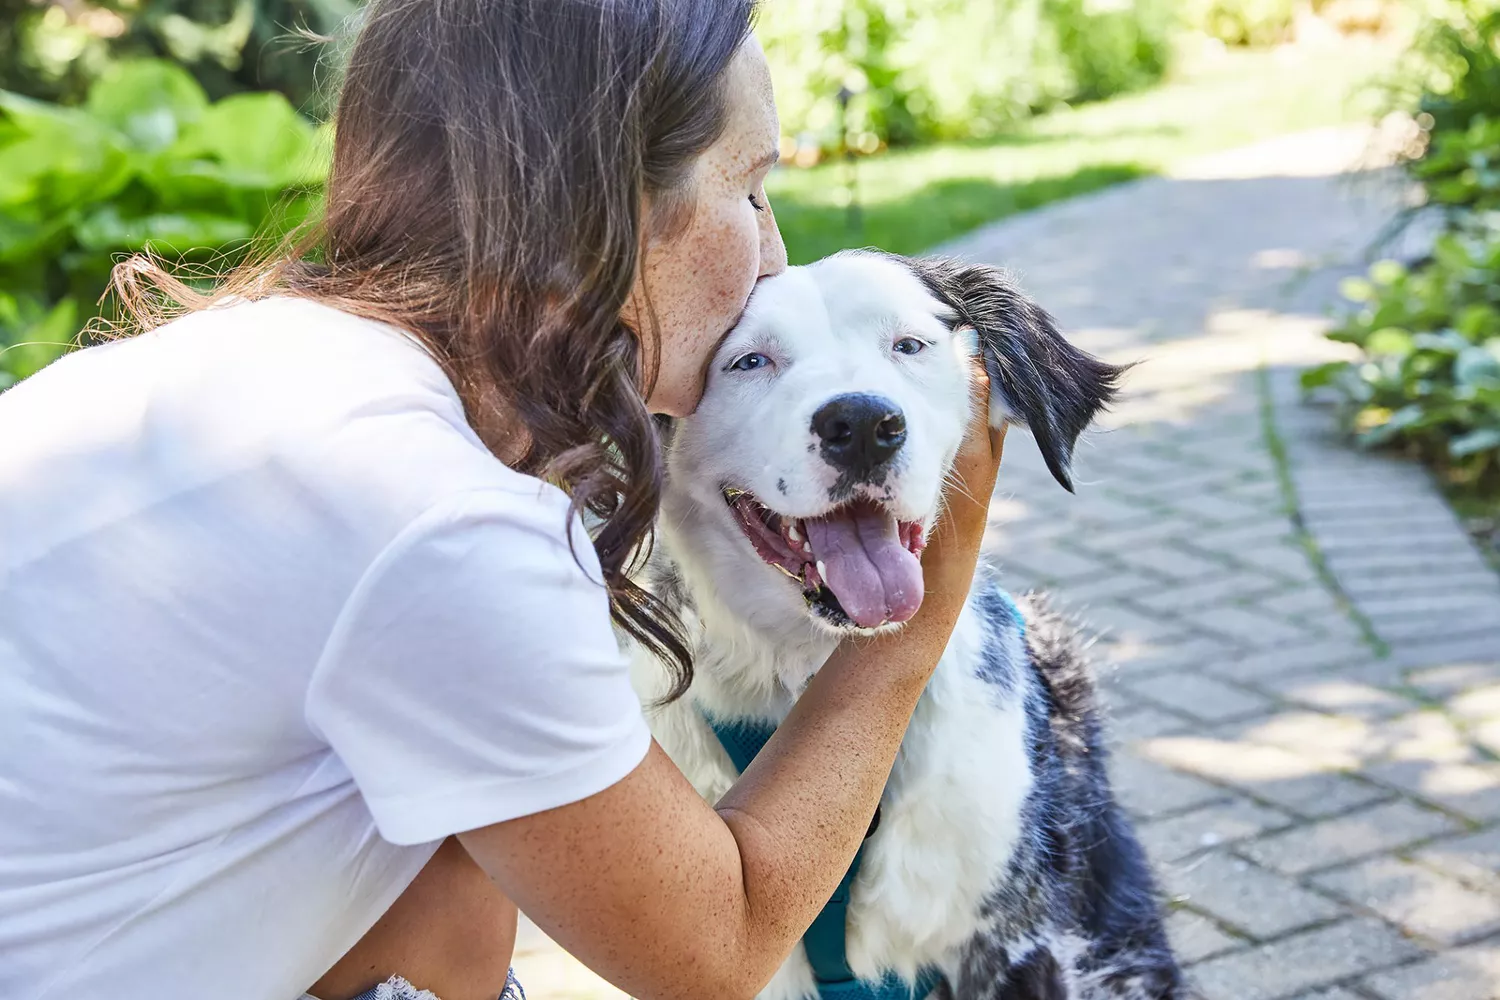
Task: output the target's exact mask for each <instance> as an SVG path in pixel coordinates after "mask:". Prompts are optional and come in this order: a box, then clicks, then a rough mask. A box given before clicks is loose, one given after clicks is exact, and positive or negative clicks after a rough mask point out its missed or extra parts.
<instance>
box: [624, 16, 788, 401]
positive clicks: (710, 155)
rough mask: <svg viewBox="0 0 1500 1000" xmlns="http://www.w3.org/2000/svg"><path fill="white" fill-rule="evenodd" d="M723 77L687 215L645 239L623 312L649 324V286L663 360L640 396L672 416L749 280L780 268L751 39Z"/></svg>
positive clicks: (769, 121) (768, 140) (762, 81)
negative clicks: (717, 119) (718, 124)
mask: <svg viewBox="0 0 1500 1000" xmlns="http://www.w3.org/2000/svg"><path fill="white" fill-rule="evenodd" d="M727 84H728V86H727V99H728V102H729V120H728V123H727V126H726V128H725V130H724V134H723V135H722V136H721V137H720V138H719V141H718V142H716V143H714V144H713V145H712V146H710V147H709V148H708V149H707V150H706V151H704V153H703V155H702V156H700V157H699V158H698V161H697V163H696V165H695V166H694V169H693V183H694V185H695V190H696V201H695V203H694V208H693V214H692V219H691V221H690V222H689V223H688V225H687V227H686V228H684V229H682V230H681V231H679V232H678V233H676V234H675V235H670V236H669V237H668V238H666V239H665V240H661V241H653V242H649V243H648V244H647V246H646V252H645V255H644V259H643V261H642V265H641V274H640V276H639V277H638V278H637V280H636V286H635V289H634V290H633V292H632V293H631V297H630V302H629V303H628V304H627V306H626V309H625V315H624V319H625V321H626V322H627V323H629V324H630V326H631V327H632V328H633V329H636V330H646V329H649V317H650V315H651V312H648V311H647V305H646V302H647V298H646V296H647V295H649V301H650V309H651V311H653V312H654V314H655V318H656V323H657V330H658V336H659V337H660V338H661V359H660V367H659V368H658V369H657V377H656V383H655V385H654V386H653V387H652V389H651V393H650V395H649V396H648V397H647V398H646V405H647V406H648V407H650V409H651V411H652V412H653V413H665V414H667V415H668V416H673V417H681V416H686V415H687V414H689V413H691V412H693V410H694V409H695V408H696V407H697V406H698V399H699V397H701V396H702V395H703V381H704V377H705V375H706V370H707V367H708V361H709V358H710V357H711V356H712V354H713V350H714V347H715V345H717V344H718V342H719V340H720V338H722V337H723V336H724V334H725V333H727V332H728V331H729V329H730V327H732V326H733V325H734V323H735V321H736V320H737V319H738V318H739V316H740V313H742V312H743V311H744V308H745V302H746V301H747V300H748V299H749V297H750V291H751V289H752V288H754V287H755V282H756V281H757V280H758V279H760V278H762V277H767V276H769V275H772V274H776V273H778V272H780V271H783V270H785V269H786V246H785V245H784V244H783V243H782V242H781V232H780V231H779V230H778V229H777V228H776V217H775V216H774V215H773V214H772V213H771V205H770V203H769V202H768V201H767V200H766V192H765V188H764V184H765V179H766V174H768V173H770V170H771V167H772V166H773V165H774V164H775V162H776V156H777V141H778V139H779V138H780V126H779V124H778V122H777V119H776V101H775V98H774V97H773V96H772V94H771V74H770V70H769V69H768V68H767V66H766V57H765V54H764V53H763V52H762V51H761V48H760V45H759V44H758V43H756V42H755V41H754V40H751V41H749V42H747V43H746V44H745V46H744V47H743V48H741V50H740V52H739V54H738V55H737V56H735V59H734V62H733V63H732V64H731V66H730V69H729V79H728V81H727ZM649 211H650V209H649V208H648V212H649ZM644 340H645V343H646V347H645V352H646V357H645V358H644V359H643V360H644V362H645V366H646V367H645V371H647V372H649V371H650V370H651V367H650V366H651V365H652V363H653V362H654V361H655V358H654V357H652V356H651V353H650V352H651V344H650V338H649V337H648V338H644Z"/></svg>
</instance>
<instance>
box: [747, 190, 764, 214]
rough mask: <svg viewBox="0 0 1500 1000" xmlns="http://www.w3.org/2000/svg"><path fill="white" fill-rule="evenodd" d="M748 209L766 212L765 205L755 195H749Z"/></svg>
mask: <svg viewBox="0 0 1500 1000" xmlns="http://www.w3.org/2000/svg"><path fill="white" fill-rule="evenodd" d="M750 207H751V208H754V209H755V210H756V211H757V212H764V211H765V210H766V206H765V203H764V202H763V201H761V200H760V198H759V197H758V196H757V195H755V194H751V195H750Z"/></svg>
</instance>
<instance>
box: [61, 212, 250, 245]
mask: <svg viewBox="0 0 1500 1000" xmlns="http://www.w3.org/2000/svg"><path fill="white" fill-rule="evenodd" d="M254 232H255V229H254V227H253V226H251V225H250V224H249V223H247V222H245V220H243V219H236V218H227V217H225V216H219V215H208V214H204V213H192V212H162V213H156V214H152V215H143V216H136V217H132V218H126V217H124V216H122V215H121V214H120V211H119V209H118V208H116V207H115V206H113V205H106V206H105V207H103V208H101V209H100V210H99V211H97V212H94V213H93V214H92V215H90V216H89V217H88V218H86V219H84V220H83V221H82V222H80V223H79V224H78V229H77V237H78V245H79V246H81V247H82V248H83V249H85V250H90V251H95V252H110V251H135V250H143V249H145V248H146V247H147V246H148V245H149V246H150V247H151V248H152V249H154V250H157V251H159V252H163V253H177V254H182V253H187V252H188V251H190V250H194V249H198V248H202V247H208V248H217V247H221V246H223V245H224V244H226V243H234V242H236V241H239V240H246V239H249V238H250V237H251V236H252V235H254Z"/></svg>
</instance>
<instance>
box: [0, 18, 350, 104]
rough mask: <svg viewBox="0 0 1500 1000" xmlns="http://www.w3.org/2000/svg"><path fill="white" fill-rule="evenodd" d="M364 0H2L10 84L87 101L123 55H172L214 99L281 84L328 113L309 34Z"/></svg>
mask: <svg viewBox="0 0 1500 1000" xmlns="http://www.w3.org/2000/svg"><path fill="white" fill-rule="evenodd" d="M359 6H360V2H359V0H149V2H142V0H92V2H90V3H87V4H83V3H58V2H46V0H0V89H4V90H11V91H14V92H16V93H20V94H26V95H28V96H30V97H37V98H41V99H43V100H49V101H58V102H60V103H63V104H77V103H80V102H81V101H82V100H83V98H84V95H85V94H87V93H88V91H89V88H90V87H91V86H92V84H93V81H94V80H96V79H98V78H99V76H100V75H101V74H103V73H105V72H107V71H108V69H109V67H110V66H111V65H112V64H113V63H115V62H117V61H121V60H131V59H141V58H163V59H170V60H172V61H174V62H176V63H178V64H180V65H181V66H183V67H184V68H185V69H187V70H188V71H189V72H190V73H192V74H193V76H194V77H195V78H196V79H197V80H198V82H199V84H200V85H201V86H202V87H203V89H204V90H205V92H206V93H207V94H208V95H209V97H210V98H211V99H218V98H221V97H227V96H228V95H230V94H235V93H240V92H243V91H253V90H275V91H278V92H279V93H282V94H284V95H285V96H286V97H287V98H288V99H289V100H290V101H291V102H292V104H293V105H294V106H296V107H297V108H299V109H302V110H306V111H310V112H314V113H319V112H321V111H322V110H323V109H324V104H325V97H326V96H327V95H328V94H329V93H330V92H331V88H330V87H328V86H327V80H326V79H324V78H323V77H324V76H326V74H324V73H323V72H322V71H323V69H324V66H323V64H322V62H321V57H322V55H323V53H322V51H321V50H320V48H319V47H317V46H312V45H308V44H304V40H303V39H299V37H298V34H299V32H303V31H307V32H312V33H314V34H319V35H328V34H334V33H337V32H338V31H339V29H340V26H341V25H342V24H343V23H344V22H345V21H346V20H347V19H348V18H349V17H350V15H352V14H353V13H354V12H355V11H357V10H358V9H359Z"/></svg>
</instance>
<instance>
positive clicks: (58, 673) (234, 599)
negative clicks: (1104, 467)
mask: <svg viewBox="0 0 1500 1000" xmlns="http://www.w3.org/2000/svg"><path fill="white" fill-rule="evenodd" d="M752 7H753V3H752V2H751V0H733V2H731V0H614V2H611V3H599V2H597V0H375V2H374V3H373V5H372V6H371V8H370V9H369V11H368V13H367V18H366V23H365V25H364V27H363V28H362V30H361V33H360V35H359V37H358V39H357V41H356V44H355V46H354V48H353V51H352V55H351V61H350V65H349V68H348V71H347V77H346V81H345V84H344V90H343V94H342V98H341V101H340V105H339V109H338V117H337V134H336V135H337V137H336V141H335V154H334V164H333V172H332V175H331V179H330V182H329V187H328V203H327V212H326V220H325V223H324V232H323V235H322V242H321V244H320V245H319V247H318V248H317V249H316V252H314V253H311V254H296V255H291V256H289V257H288V258H287V259H285V260H282V261H280V262H278V263H274V264H272V265H270V266H267V267H262V268H259V269H258V270H256V271H254V272H252V273H250V274H248V275H242V276H240V277H239V278H237V279H236V280H234V281H232V282H230V284H229V285H228V286H226V287H225V288H223V289H221V290H220V291H219V292H218V293H217V294H216V295H213V296H206V297H205V296H194V295H193V294H192V293H191V292H190V291H189V290H188V289H186V288H184V287H182V286H181V285H179V284H177V283H175V282H173V281H172V280H171V279H170V277H168V276H166V275H164V274H161V273H160V272H157V271H155V270H154V269H153V268H152V267H150V265H148V264H136V265H132V266H131V267H128V268H126V269H124V271H123V273H122V275H121V277H120V279H119V291H120V293H121V295H122V297H123V299H124V301H125V302H126V304H127V306H130V307H132V308H134V309H135V311H136V315H137V316H138V317H139V318H140V319H141V325H142V326H146V327H150V326H153V325H155V320H156V319H159V318H160V313H161V308H160V307H161V304H162V303H163V301H165V300H167V299H171V300H174V301H176V302H178V303H185V304H186V306H188V307H191V308H190V309H189V310H188V314H187V315H186V316H183V317H181V318H179V319H177V320H176V321H173V322H169V323H166V324H165V325H157V326H156V328H155V329H152V330H150V331H149V332H145V333H142V334H141V335H140V336H137V337H133V338H130V339H126V340H122V341H120V342H117V343H114V344H110V345H106V346H103V347H98V348H91V349H89V350H85V351H82V352H79V353H77V354H75V355H72V356H70V357H68V358H65V359H63V360H62V361H60V362H59V363H57V364H56V365H54V366H52V367H51V368H49V369H47V370H46V371H43V372H42V373H40V374H39V375H37V376H35V377H34V378H33V379H31V380H29V381H27V382H26V383H23V384H21V385H20V386H18V387H16V388H15V389H13V390H11V391H10V392H9V393H7V394H6V395H5V396H3V397H0V440H3V441H4V442H5V443H6V444H5V448H4V449H3V451H0V734H3V735H0V762H3V763H0V768H3V770H0V817H3V818H0V953H3V954H4V956H5V959H4V961H3V962H0V995H3V996H5V997H6V998H8V1000H41V998H48V1000H54V998H55V1000H62V998H66V1000H94V998H106V997H107V998H111V1000H113V998H118V997H131V998H143V1000H145V998H150V1000H175V998H183V1000H209V998H213V1000H221V998H242V997H243V998H247V1000H293V998H295V997H297V996H299V995H301V994H302V993H303V992H304V991H307V992H309V993H311V995H313V996H315V997H318V998H320V1000H344V998H348V997H354V996H358V995H360V994H362V993H364V992H365V991H368V990H371V989H372V988H373V987H376V986H378V985H379V984H381V983H382V982H383V981H384V980H386V979H387V977H390V976H393V975H399V976H401V977H404V981H405V982H406V983H409V984H411V986H412V987H413V988H417V989H425V990H429V991H431V992H432V993H433V994H435V995H436V996H437V997H440V998H442V1000H480V998H493V997H495V996H496V995H497V994H499V993H500V992H501V990H502V989H504V988H506V968H507V965H508V959H509V957H510V953H511V950H512V946H513V941H514V932H515V920H516V908H515V907H516V904H519V905H520V906H521V907H522V908H523V909H525V910H526V912H527V913H528V914H530V915H531V916H532V917H533V918H534V919H535V920H536V921H537V923H538V924H540V925H541V926H542V927H543V928H544V929H545V930H546V931H547V932H548V933H549V934H551V935H552V936H553V937H554V938H555V939H557V940H558V941H559V942H560V943H561V944H563V945H564V946H565V947H566V948H568V950H569V951H571V952H573V953H574V954H575V955H577V956H578V957H579V958H580V959H582V960H583V961H584V962H585V963H587V964H588V965H589V966H590V967H592V968H593V969H595V970H597V971H598V972H599V973H600V974H602V975H603V976H605V977H606V978H607V979H609V980H611V981H613V982H615V983H617V984H618V985H620V986H621V987H622V988H623V989H625V990H628V991H629V992H631V993H632V994H633V995H636V996H641V997H653V998H654V997H715V998H721V997H747V996H751V995H753V994H754V993H755V992H757V990H759V989H760V988H761V987H762V986H763V985H764V984H765V983H766V982H767V981H768V979H769V978H770V976H771V975H772V973H773V972H774V971H775V969H776V968H777V966H778V965H779V964H780V962H781V961H782V960H783V958H784V957H785V956H786V955H787V954H788V953H789V952H790V950H791V949H792V948H793V947H794V946H795V944H796V942H797V940H798V938H799V936H800V935H801V934H802V932H803V930H804V929H805V928H806V927H807V926H808V925H809V924H810V923H811V921H812V919H813V917H814V915H815V914H816V913H817V912H818V910H819V908H820V907H821V906H822V905H823V903H824V902H825V901H826V900H827V898H828V896H829V894H830V892H831V891H832V889H833V888H834V886H835V885H836V883H837V882H838V880H839V878H840V876H841V874H842V873H843V872H844V870H845V868H846V866H847V865H848V863H849V861H850V859H851V858H852V857H853V855H854V852H855V850H856V848H857V846H858V844H859V842H860V840H861V837H862V834H863V833H864V831H865V828H866V825H867V823H868V821H869V818H870V816H871V814H872V813H873V811H874V809H875V806H876V803H877V802H878V800H879V796H880V792H881V788H882V785H883V783H884V781H885V778H886V775H887V773H888V771H889V770H890V767H891V764H892V761H893V760H894V756H895V753H896V749H897V747H898V745H899V743H900V740H901V737H902V734H903V732H904V729H905V726H906V722H907V719H908V717H909V716H910V713H911V711H912V709H913V707H914V705H915V703H916V699H917V697H918V695H919V694H920V692H921V690H922V687H923V684H924V683H925V681H926V679H927V677H928V676H929V673H930V671H931V670H932V669H933V667H934V665H935V663H936V661H937V658H938V655H939V653H940V651H941V650H942V648H943V646H944V645H945V643H946V641H947V639H948V636H949V633H950V631H951V629H952V625H953V622H954V620H955V618H956V616H957V614H958V611H959V608H960V605H961V602H962V600H963V595H964V594H965V593H966V592H967V589H968V584H969V580H970V578H971V576H972V573H973V568H974V563H975V559H976V553H977V549H978V543H979V539H980V536H981V534H982V532H983V528H984V521H985V506H984V504H983V503H982V502H974V501H971V500H969V499H967V497H966V496H965V494H964V493H963V492H957V493H955V494H954V495H953V497H952V498H951V499H952V502H951V505H950V507H949V509H948V510H947V512H946V515H945V521H944V523H942V524H941V525H940V526H939V530H938V531H937V532H936V538H935V540H934V543H933V544H932V545H931V546H930V547H929V548H928V549H927V552H926V556H925V559H924V572H925V575H926V581H927V590H928V594H927V599H926V602H925V603H924V605H923V607H922V610H921V612H920V614H919V615H918V616H917V617H916V618H914V619H913V620H912V622H911V623H910V624H909V625H908V626H907V627H906V628H905V629H903V630H902V631H901V633H900V634H899V636H897V637H890V638H883V639H880V640H878V641H874V642H869V643H863V644H861V645H860V646H859V647H858V648H857V649H856V648H852V647H851V648H846V649H841V650H840V651H839V652H838V653H837V654H836V655H835V656H834V657H833V659H832V661H831V662H830V663H829V664H828V665H827V667H826V668H825V669H824V670H823V671H822V672H821V673H819V674H818V676H817V677H816V679H815V680H814V681H813V682H812V683H811V684H810V686H809V687H808V689H807V692H806V694H805V695H803V697H802V699H801V701H800V702H799V703H798V706H797V709H796V710H795V711H794V712H793V714H792V716H791V718H789V719H788V721H787V723H786V724H785V725H784V726H782V727H781V729H780V730H779V731H778V733H777V734H776V737H775V738H774V739H773V740H772V741H771V743H770V744H769V746H768V747H767V749H766V751H765V752H764V753H762V754H761V755H760V757H759V758H758V759H757V760H756V762H755V765H754V766H753V767H752V768H750V769H749V770H748V771H747V772H746V774H745V775H744V777H743V779H742V780H741V781H740V782H739V784H738V785H737V786H736V787H735V788H734V790H733V791H732V792H731V793H730V794H729V795H727V796H726V797H725V798H724V800H723V801H721V802H720V803H718V805H717V807H716V808H711V807H709V806H708V805H706V804H705V803H704V802H702V801H701V800H700V799H699V798H698V796H697V795H696V794H694V792H693V790H692V789H691V788H690V787H689V786H688V784H687V783H686V781H684V780H683V778H682V776H681V775H680V774H678V773H677V771H676V770H675V769H674V768H673V766H672V764H671V763H670V762H669V761H668V760H667V758H666V757H665V756H664V755H663V754H662V752H661V751H660V749H659V748H657V747H655V746H653V745H652V744H651V741H650V737H649V734H648V732H647V730H646V727H645V724H644V722H643V720H642V715H641V712H640V709H639V707H638V705H637V703H636V701H635V698H634V696H633V695H632V693H631V690H630V687H629V685H628V682H627V679H626V671H625V667H624V664H623V661H622V658H621V655H620V653H619V651H618V648H617V645H616V640H615V637H614V633H613V632H612V630H611V627H610V618H611V615H613V618H614V621H615V622H616V623H617V624H618V625H619V626H620V627H621V628H623V629H625V630H626V631H627V632H629V633H631V634H632V635H634V636H635V637H636V638H637V639H639V640H640V641H643V642H645V643H647V644H649V645H651V646H653V647H655V648H656V649H657V650H658V651H659V652H660V653H661V654H662V655H663V656H666V657H668V658H669V659H671V660H674V661H676V662H677V663H678V664H679V668H680V669H681V670H682V671H683V675H684V677H686V673H687V671H688V670H689V669H690V663H689V662H688V657H687V655H686V652H685V649H684V647H683V644H682V641H681V639H680V638H679V635H678V631H677V630H676V628H675V627H674V626H673V624H672V623H671V622H670V620H669V619H668V618H667V617H666V616H664V615H663V614H662V613H661V611H660V610H659V609H658V608H657V607H656V606H654V605H653V604H652V602H651V600H650V599H649V598H648V597H647V596H646V595H645V594H644V593H642V592H641V591H640V590H639V589H637V588H636V587H635V586H634V585H632V584H631V582H630V581H629V579H628V577H627V575H626V573H627V570H628V568H629V565H630V562H631V559H632V556H633V554H635V553H636V552H637V550H638V549H639V548H640V546H641V545H642V543H643V542H644V541H645V540H646V539H647V538H648V535H649V532H650V530H651V523H652V518H653V516H654V515H655V513H656V507H657V498H658V491H659V484H660V479H661V467H660V461H659V455H658V450H657V449H658V446H657V440H656V437H655V434H654V424H653V418H652V414H664V415H668V416H673V415H681V414H685V413H688V412H690V411H691V410H692V409H693V408H694V406H695V405H696V403H697V400H698V398H699V395H700V393H701V391H702V386H703V382H704V379H705V367H706V364H707V361H708V358H709V357H710V354H711V351H712V349H713V346H714V344H715V342H716V340H717V339H718V338H719V337H720V336H721V335H722V334H723V333H724V332H725V331H726V330H727V329H729V328H730V327H731V326H732V325H733V323H734V321H735V319H736V317H737V315H738V314H739V313H740V312H741V310H742V308H743V306H744V304H745V302H746V299H747V297H748V295H749V294H750V291H751V289H752V287H753V285H754V284H755V281H756V280H757V279H758V278H760V277H764V276H767V275H770V274H773V273H775V272H777V271H779V270H780V269H781V268H782V267H783V266H784V264H785V254H784V250H783V247H782V243H781V238H780V235H779V234H778V232H777V229H776V224H775V221H774V218H773V216H772V215H771V211H770V206H769V205H768V204H767V203H766V200H765V194H764V191H763V189H762V182H763V181H764V179H765V176H766V173H767V171H769V170H770V168H771V165H772V163H773V161H774V159H775V152H774V151H775V148H776V140H777V124H776V118H775V109H774V105H773V102H772V98H771V93H770V85H769V78H768V75H767V71H766V66H765V61H764V57H763V56H762V54H761V52H760V51H759V49H758V48H757V47H756V46H755V44H754V42H753V41H751V40H750V39H749V24H750V20H751V15H752ZM981 411H982V408H981ZM981 423H982V420H981ZM998 459H999V446H998V442H997V441H994V440H992V439H991V437H990V436H989V435H988V434H987V433H986V432H985V431H984V430H983V429H982V428H980V426H979V424H976V429H975V430H974V431H973V433H971V435H970V441H969V442H968V444H967V445H966V448H965V452H964V455H963V456H961V459H960V468H961V472H962V475H963V477H964V480H965V482H966V483H967V485H968V490H967V493H968V494H972V496H974V497H981V498H982V497H987V496H988V495H989V493H990V490H991V489H992V487H993V483H994V477H995V471H996V467H997V464H998ZM579 511H588V512H591V513H592V514H593V515H594V516H595V517H596V518H597V519H598V527H597V530H596V531H595V532H594V535H595V537H594V540H593V542H592V544H591V543H590V540H589V538H588V536H587V535H585V534H584V533H583V529H582V527H581V522H580V519H579V513H578V512H579ZM601 584H602V585H601ZM396 985H397V986H399V987H400V988H401V989H403V990H404V989H406V988H407V987H406V986H405V984H404V983H401V982H397V983H396ZM385 993H386V995H389V994H390V990H389V989H387V990H386V991H385Z"/></svg>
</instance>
